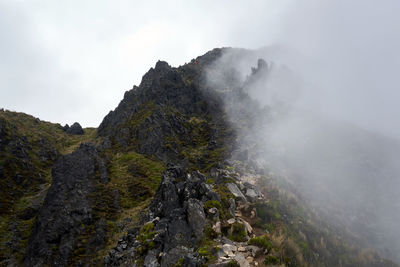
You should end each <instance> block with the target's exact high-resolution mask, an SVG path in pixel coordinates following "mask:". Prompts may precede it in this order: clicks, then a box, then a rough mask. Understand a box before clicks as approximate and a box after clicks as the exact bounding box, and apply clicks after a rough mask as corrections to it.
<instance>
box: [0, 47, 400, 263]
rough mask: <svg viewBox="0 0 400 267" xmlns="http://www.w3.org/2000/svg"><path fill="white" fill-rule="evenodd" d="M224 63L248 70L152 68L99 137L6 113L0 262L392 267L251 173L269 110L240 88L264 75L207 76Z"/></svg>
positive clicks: (208, 63) (212, 60) (213, 59)
mask: <svg viewBox="0 0 400 267" xmlns="http://www.w3.org/2000/svg"><path fill="white" fill-rule="evenodd" d="M232 52H233V55H235V56H234V58H235V59H238V58H243V57H246V58H248V57H249V56H250V58H251V59H252V60H253V59H254V64H256V62H257V56H256V54H255V53H254V52H253V51H249V50H244V49H232V48H222V49H214V50H212V51H209V52H208V53H206V54H205V55H203V56H200V57H198V58H196V59H193V60H192V61H191V62H190V63H188V64H185V65H183V66H180V67H177V68H174V67H171V66H170V65H168V63H166V62H163V61H159V62H157V63H156V65H155V67H154V68H151V69H150V70H149V71H148V72H147V73H146V74H145V75H144V76H143V79H142V81H141V84H140V85H139V86H134V87H133V88H132V89H131V90H129V91H127V92H126V93H125V95H124V98H123V100H122V101H121V102H120V104H119V105H118V107H117V108H116V109H115V110H114V111H111V112H110V113H109V114H108V115H107V116H105V118H104V119H103V121H102V123H101V124H100V125H99V127H98V128H97V129H80V127H79V125H76V124H74V125H73V126H71V127H62V126H61V125H57V124H52V123H49V122H43V121H41V120H39V119H37V118H34V117H32V116H29V115H26V114H22V113H15V112H10V111H4V110H2V111H1V112H0V153H1V154H0V155H1V158H0V162H1V164H0V181H1V186H2V191H1V195H0V197H1V214H0V216H1V217H0V223H1V224H0V236H1V243H0V261H1V264H2V265H4V266H15V265H17V266H18V265H22V266H88V265H95V266H97V265H105V266H266V265H284V266H286V265H287V266H397V265H396V264H395V263H394V262H392V261H390V260H386V259H383V258H381V257H380V256H379V255H378V253H377V252H376V251H374V250H373V249H370V248H368V247H373V246H370V244H369V243H368V242H367V243H365V242H360V241H359V238H358V237H357V235H356V234H354V233H352V232H351V231H349V230H348V229H344V228H341V227H340V224H335V223H331V222H330V221H329V220H325V219H324V218H325V217H322V216H319V213H318V212H317V211H315V210H313V209H312V208H310V207H309V205H308V204H307V202H306V201H305V200H304V199H303V197H302V196H301V195H299V194H298V193H297V192H296V190H295V188H293V186H292V185H290V184H289V183H286V180H285V179H283V177H281V176H280V175H279V174H274V173H272V172H271V169H269V168H268V167H267V166H266V165H260V164H259V162H258V161H257V160H256V158H255V156H256V155H259V154H260V153H261V152H260V151H259V150H257V149H254V150H253V149H252V147H254V146H257V140H258V139H257V138H250V139H251V140H249V135H248V133H254V132H256V130H257V129H258V128H259V127H260V121H259V120H258V117H259V116H254V114H259V115H260V116H261V114H266V116H265V117H266V118H269V117H270V114H273V113H272V112H271V110H270V109H268V108H262V107H260V106H259V105H258V104H257V103H256V102H255V101H254V100H253V99H252V98H251V97H250V96H249V94H248V91H247V87H248V85H249V84H250V83H252V82H254V79H257V75H259V74H258V73H260V72H262V71H263V69H264V68H267V64H266V62H265V61H263V60H261V61H258V66H257V67H256V68H254V69H253V71H252V72H251V75H250V76H249V77H247V79H246V82H245V83H243V82H242V81H241V79H239V76H240V75H239V74H238V72H237V71H236V70H235V68H234V67H233V66H230V64H229V62H224V64H225V65H226V68H223V69H221V68H218V69H216V68H217V66H218V64H220V60H221V59H223V58H224V55H225V54H226V53H232ZM217 63H218V64H217ZM210 75H212V78H213V79H210ZM216 77H218V79H216ZM217 80H219V81H224V82H223V83H217V82H216V81H217ZM232 115H234V116H232ZM261 117H263V118H264V115H263V116H261ZM71 128H72V129H71Z"/></svg>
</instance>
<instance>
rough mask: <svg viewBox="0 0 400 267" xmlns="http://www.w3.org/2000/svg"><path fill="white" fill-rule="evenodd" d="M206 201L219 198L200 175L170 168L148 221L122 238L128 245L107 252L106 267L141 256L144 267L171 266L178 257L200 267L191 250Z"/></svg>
mask: <svg viewBox="0 0 400 267" xmlns="http://www.w3.org/2000/svg"><path fill="white" fill-rule="evenodd" d="M207 200H217V201H220V197H219V195H218V194H217V193H215V192H214V191H213V190H212V188H211V187H210V186H209V185H208V184H206V177H205V176H204V175H203V174H201V173H200V172H197V171H196V172H192V173H191V174H188V173H186V172H184V170H183V169H182V168H181V167H176V166H170V167H169V168H168V169H167V170H166V171H165V173H164V174H163V176H162V182H161V184H160V186H159V188H158V190H157V192H156V195H155V196H154V199H153V201H152V204H151V205H150V211H149V215H148V220H149V221H148V222H147V223H145V224H144V226H143V227H142V229H141V230H140V231H137V230H136V231H131V232H134V233H135V234H133V235H132V234H131V235H128V236H125V237H124V240H126V243H127V244H128V245H127V246H126V247H125V248H124V249H123V252H122V251H121V252H122V253H116V252H115V251H119V249H118V247H117V248H116V249H114V250H113V251H111V252H110V254H109V256H108V257H107V258H106V260H105V262H106V264H107V265H110V266H119V265H122V266H126V265H127V264H129V263H132V262H134V260H135V259H138V258H139V257H142V258H144V259H145V260H144V265H145V266H172V265H173V264H175V263H176V262H177V261H178V260H179V259H181V258H182V260H183V261H184V262H187V264H188V265H183V266H200V264H201V263H204V262H205V259H203V258H202V257H200V256H199V254H198V253H195V252H194V250H193V247H194V246H195V245H196V244H197V242H198V241H199V240H200V239H201V238H202V237H203V235H204V226H205V222H206V216H205V211H204V203H205V202H206V201H207ZM146 225H147V226H149V225H151V229H152V231H154V232H153V234H152V235H150V236H151V239H150V240H143V239H142V237H143V236H144V235H145V234H144V231H143V229H144V228H146ZM122 242H123V241H121V243H122ZM151 242H152V246H151V248H150V249H149V243H151ZM146 246H147V250H144V251H143V248H146Z"/></svg>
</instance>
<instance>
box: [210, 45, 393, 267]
mask: <svg viewBox="0 0 400 267" xmlns="http://www.w3.org/2000/svg"><path fill="white" fill-rule="evenodd" d="M285 52H286V53H285ZM378 52H379V51H376V53H378ZM373 53H374V50H369V54H368V55H363V56H365V57H367V56H369V58H374V55H373ZM290 55H292V53H291V51H290V49H288V48H285V47H281V48H280V47H277V46H273V47H265V48H262V49H259V50H258V51H250V50H243V49H227V50H225V54H224V55H223V56H222V57H221V58H220V59H219V60H218V61H217V62H216V63H215V64H214V65H213V66H212V67H210V69H209V71H208V75H207V78H208V85H209V86H210V87H214V88H217V89H218V88H219V90H220V91H221V92H224V91H226V90H228V91H229V90H238V92H239V94H241V93H242V94H244V95H246V97H250V99H251V100H245V99H246V97H243V98H242V100H245V101H242V102H241V103H236V102H232V101H231V100H230V99H229V98H227V99H225V105H226V108H227V110H228V114H229V116H230V120H231V121H232V123H233V124H234V125H236V127H237V129H238V132H239V133H240V134H239V135H240V136H241V137H240V138H239V144H241V147H240V148H239V149H238V150H241V151H242V152H245V153H246V155H248V158H249V160H250V161H253V162H256V163H257V164H258V165H259V166H262V167H265V168H267V169H268V170H269V171H270V172H271V173H276V174H278V175H279V176H280V177H281V179H285V182H288V183H290V184H291V185H292V186H293V188H295V190H296V192H297V193H299V195H300V196H301V197H302V198H304V199H305V200H306V201H307V203H308V204H309V205H310V206H311V207H313V208H315V210H316V211H317V213H318V214H320V215H321V216H322V217H324V218H327V219H328V220H330V221H331V222H333V223H334V224H336V225H337V226H339V227H343V229H346V230H349V231H350V232H351V233H353V234H355V236H356V237H357V238H358V239H359V241H360V242H361V243H362V244H363V245H364V246H368V247H372V248H375V249H378V250H379V251H380V252H381V253H382V255H384V256H386V257H389V258H391V259H393V260H396V261H399V260H400V259H399V258H398V255H399V252H400V241H399V240H400V231H399V229H398V227H397V224H398V222H399V221H400V196H399V194H398V193H399V189H400V142H399V138H398V135H397V133H396V130H395V127H396V125H397V122H396V121H395V120H393V121H390V120H391V118H390V117H385V119H386V121H384V122H382V123H383V124H385V125H386V126H387V124H388V123H392V125H393V126H394V127H393V128H384V129H381V128H380V126H381V125H383V124H380V122H377V121H375V120H374V117H375V115H376V114H374V113H378V114H380V115H381V116H383V114H384V113H385V112H388V111H389V110H392V109H396V107H389V106H385V107H382V109H383V110H377V109H372V108H371V109H365V110H363V111H364V112H363V113H364V114H363V116H365V117H363V118H361V119H360V120H359V121H358V116H360V114H357V112H356V111H354V113H352V111H353V108H355V109H357V108H358V107H368V106H370V101H372V99H374V96H375V94H376V93H378V91H379V90H380V87H379V88H377V87H374V86H375V85H377V84H378V83H377V82H375V83H373V84H369V85H368V86H365V87H363V85H366V81H364V79H367V80H368V79H370V77H368V75H366V74H365V73H367V72H368V71H370V68H369V66H367V67H363V66H361V65H360V66H359V69H356V70H355V71H354V77H352V76H351V75H345V76H343V74H344V73H343V72H344V70H343V69H345V71H349V72H351V70H352V69H351V68H349V66H344V67H343V68H339V67H338V71H335V70H334V69H332V67H331V66H329V67H327V68H326V69H321V70H316V69H314V67H313V66H311V67H309V66H308V64H311V63H309V62H307V61H306V60H304V58H303V60H304V61H303V65H298V64H297V63H298V61H297V60H298V59H299V58H298V57H293V58H290V57H288V56H290ZM280 60H282V61H283V62H284V63H283V64H280V63H279V61H280ZM343 60H344V59H343ZM290 62H292V63H293V64H291V63H290ZM332 62H337V60H336V59H332ZM352 63H355V62H352ZM326 64H327V65H330V61H329V60H328V61H327V62H326ZM311 65H312V64H311ZM291 66H293V67H291ZM297 68H300V69H297ZM359 72H365V73H364V74H363V75H359ZM313 75H315V76H317V77H316V78H315V79H313V81H312V82H309V80H310V78H312V77H313ZM386 75H387V73H384V72H382V73H375V75H374V79H377V80H380V79H382V80H385V79H386V81H385V82H382V84H386V85H387V86H389V88H385V89H383V90H382V92H381V93H387V92H388V91H390V90H392V89H394V88H395V87H396V86H398V84H397V82H396V81H395V80H394V78H395V77H389V78H392V79H393V81H391V82H389V83H388V81H387V79H388V77H387V76H386ZM321 77H325V78H326V79H327V80H329V81H333V83H332V84H330V85H328V86H327V85H326V83H324V82H321ZM318 82H319V83H318ZM324 86H327V88H324ZM335 86H336V89H335ZM359 87H362V89H360V88H359ZM360 90H362V93H360ZM359 93H360V94H359ZM341 94H343V96H341ZM332 95H333V96H334V97H332ZM341 97H344V98H349V99H351V100H354V101H357V106H356V107H352V106H350V105H349V104H348V103H346V102H339V100H340V99H341ZM383 97H384V98H385V97H386V98H388V97H389V95H386V96H383ZM394 97H395V96H394ZM355 98H357V99H355ZM395 99H396V98H395ZM316 101H317V102H316ZM347 105H348V106H347ZM335 109H337V110H335ZM378 109H379V107H378ZM367 122H370V124H368V123H367ZM282 177H284V178H282Z"/></svg>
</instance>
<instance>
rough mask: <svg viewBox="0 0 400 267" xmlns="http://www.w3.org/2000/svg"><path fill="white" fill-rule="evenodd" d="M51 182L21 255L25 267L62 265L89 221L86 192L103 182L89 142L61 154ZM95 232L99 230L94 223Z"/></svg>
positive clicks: (103, 174) (104, 175)
mask: <svg viewBox="0 0 400 267" xmlns="http://www.w3.org/2000/svg"><path fill="white" fill-rule="evenodd" d="M52 176H53V183H52V185H51V187H50V189H49V191H48V193H47V196H46V199H45V201H44V203H43V206H42V208H41V209H40V211H39V214H38V216H37V219H36V223H35V226H34V229H33V232H32V235H31V239H30V241H29V245H28V247H27V251H26V254H25V257H24V265H25V266H33V265H44V264H49V265H51V266H66V265H67V264H68V260H69V259H70V257H71V256H72V254H73V250H74V246H75V243H76V241H77V238H78V236H79V235H80V234H82V232H83V229H84V227H83V226H84V225H92V224H94V223H96V222H95V221H94V220H93V210H92V206H91V199H90V194H91V193H92V192H93V191H94V190H95V184H96V183H105V182H107V180H108V178H107V172H106V168H105V165H104V162H103V160H102V159H101V158H100V157H99V155H98V152H97V150H96V148H95V147H94V146H93V145H91V144H82V145H81V146H80V147H79V149H77V150H76V151H75V152H73V153H72V154H69V155H65V156H63V157H61V158H60V159H59V160H58V161H57V162H56V164H55V165H54V168H53V170H52ZM97 227H98V228H99V229H98V234H99V235H102V234H103V235H104V233H102V227H101V223H97Z"/></svg>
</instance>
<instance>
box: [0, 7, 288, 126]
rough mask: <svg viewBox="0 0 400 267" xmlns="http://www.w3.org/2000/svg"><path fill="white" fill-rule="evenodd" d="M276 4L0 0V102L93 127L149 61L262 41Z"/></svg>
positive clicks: (175, 60)
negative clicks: (261, 31) (266, 22)
mask: <svg viewBox="0 0 400 267" xmlns="http://www.w3.org/2000/svg"><path fill="white" fill-rule="evenodd" d="M284 2H285V1H270V2H268V1H265V2H264V1H229V0H227V1H212V0H209V1H187V0H186V1H184V0H182V1H99V0H95V1H82V0H78V1H71V0H69V1H53V0H49V1H47V0H40V1H38V0H27V1H17V0H10V1H4V0H0V34H1V40H2V41H1V43H0V59H1V60H0V107H3V108H6V109H11V110H15V111H22V112H26V113H29V114H32V115H34V116H37V117H39V118H41V119H44V120H50V121H52V122H60V123H62V124H64V123H69V124H71V123H72V122H74V121H79V122H80V123H81V124H82V125H83V126H98V124H99V123H100V122H101V120H102V118H103V117H104V116H105V115H106V114H107V113H108V111H109V110H111V109H114V108H115V107H116V106H117V105H118V103H119V101H120V100H121V99H122V97H123V93H124V92H125V91H126V90H128V89H130V88H132V86H133V84H136V85H138V84H139V83H140V80H141V77H142V76H143V75H144V74H145V72H147V70H148V69H149V68H150V67H153V66H154V64H155V62H156V61H157V60H159V59H161V60H166V61H167V62H169V63H170V64H171V65H173V66H177V65H181V64H183V63H185V62H187V61H190V59H192V58H194V57H197V56H199V55H201V54H204V53H205V52H207V51H208V50H210V49H212V48H215V47H221V46H238V47H249V48H257V47H259V46H260V45H262V44H263V43H267V42H268V39H269V38H271V36H270V35H273V34H274V31H275V30H274V29H272V28H271V29H269V27H268V26H266V24H265V21H269V20H271V25H273V24H275V23H272V21H273V20H275V18H276V16H278V15H277V14H279V12H280V10H282V7H283V6H284ZM250 13H252V15H250ZM269 17H270V18H269ZM260 20H262V23H261V21H260ZM260 26H261V27H262V29H263V34H261V33H260V32H258V31H259V30H260ZM233 32H235V34H232V33H233Z"/></svg>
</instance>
